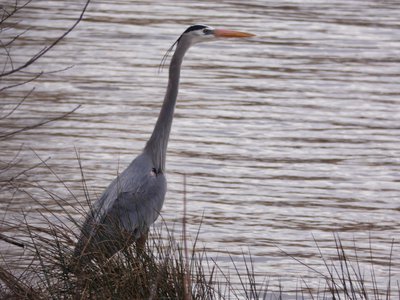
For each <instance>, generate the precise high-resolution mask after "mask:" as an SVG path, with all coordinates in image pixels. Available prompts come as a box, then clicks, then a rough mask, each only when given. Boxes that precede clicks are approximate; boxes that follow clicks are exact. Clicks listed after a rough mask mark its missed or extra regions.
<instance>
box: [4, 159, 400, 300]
mask: <svg viewBox="0 0 400 300" xmlns="http://www.w3.org/2000/svg"><path fill="white" fill-rule="evenodd" d="M78 161H79V157H78ZM42 166H44V167H46V168H47V169H48V170H49V172H50V173H49V174H51V175H52V176H55V177H56V178H57V179H58V180H59V182H60V184H61V185H62V186H64V188H65V189H67V190H68V191H69V193H70V195H72V198H73V199H72V200H73V201H71V199H69V200H66V199H64V198H62V197H61V196H58V195H57V194H56V193H54V192H51V191H50V190H48V189H46V188H44V187H43V186H41V185H39V184H35V185H33V184H29V185H28V184H26V183H25V184H24V185H18V184H15V183H13V185H14V187H15V188H16V189H18V190H19V192H22V193H24V195H25V197H27V198H29V200H30V201H35V202H36V203H37V204H38V205H40V203H43V201H41V200H43V197H47V198H49V197H50V199H51V201H53V202H54V203H57V208H58V209H56V210H55V209H54V207H52V208H48V207H46V206H43V205H42V209H41V211H42V213H41V218H40V220H35V222H32V219H30V218H28V217H23V218H22V220H19V221H16V220H14V221H3V224H2V226H1V227H2V228H3V229H7V228H8V229H10V228H13V229H12V231H13V232H15V233H16V234H17V236H18V239H15V238H12V237H7V236H5V235H2V236H0V239H2V240H3V241H5V242H7V243H10V244H12V246H10V247H15V248H19V247H21V245H23V246H24V247H25V249H24V253H23V256H13V257H7V256H4V257H3V259H2V261H1V266H0V298H1V299H185V300H187V299H282V298H285V297H284V293H283V288H282V290H280V291H279V290H278V291H274V292H273V291H271V290H269V285H268V282H267V281H265V279H262V280H261V282H258V281H259V280H260V278H259V277H257V276H256V275H255V272H254V264H253V260H252V257H251V255H250V254H248V255H243V264H244V268H239V267H237V265H236V263H235V261H234V260H233V259H232V260H231V265H232V266H233V269H234V270H235V272H234V274H226V273H225V271H224V269H223V268H222V267H220V266H219V265H218V263H217V262H215V261H214V260H213V259H212V258H210V257H208V256H207V253H206V251H205V250H204V248H201V247H198V245H197V237H196V238H195V240H194V241H188V240H187V237H186V229H185V224H186V222H185V214H184V218H183V220H182V224H183V228H182V234H181V236H179V237H175V235H174V233H173V232H171V231H169V229H168V228H167V226H166V225H165V223H164V222H163V221H161V222H158V224H161V225H159V227H157V228H153V229H152V231H151V233H150V235H149V239H148V241H147V243H146V246H145V249H144V251H137V249H135V245H127V246H126V247H124V249H122V250H121V251H120V252H119V253H117V255H114V256H113V257H111V258H109V257H107V256H106V255H102V254H101V253H100V254H99V253H97V255H93V256H92V258H91V259H89V260H87V261H86V262H85V264H82V261H81V260H80V258H79V257H76V256H74V248H75V244H76V241H77V239H78V236H79V234H80V226H81V222H80V220H82V219H83V218H84V216H85V214H86V211H87V207H88V206H89V205H90V203H91V199H90V195H89V192H88V189H87V186H86V181H85V178H84V176H83V172H82V166H81V165H79V166H80V170H81V172H82V173H81V174H82V193H81V194H82V195H83V198H82V200H80V199H78V198H79V197H77V196H75V195H74V193H73V192H72V191H70V190H69V189H68V187H67V185H66V184H65V183H64V182H63V181H62V180H61V179H60V178H59V176H58V175H57V174H56V173H55V172H54V171H53V170H52V169H51V168H50V167H49V166H48V165H47V162H46V161H42ZM21 186H25V187H28V188H27V189H22V188H21ZM32 187H34V188H35V189H38V190H40V191H41V193H35V192H33V191H32ZM39 194H40V195H41V196H37V195H39ZM183 202H184V204H185V202H186V194H185V193H184V201H183ZM71 203H74V204H71ZM79 203H82V205H77V204H79ZM54 211H58V212H57V213H55V212H54ZM76 215H79V216H80V217H78V218H77V217H76ZM35 224H39V225H35ZM199 231H200V230H199ZM121 236H123V233H121ZM116 239H120V238H118V237H116ZM188 242H189V244H191V245H192V246H191V247H190V248H188V246H187V245H188ZM334 242H335V245H336V250H337V252H336V254H335V256H333V257H332V256H327V255H324V254H323V253H322V250H321V249H320V248H319V246H318V243H317V242H316V247H317V249H318V251H319V254H320V257H321V262H322V265H324V266H325V269H324V271H322V272H321V271H320V270H316V269H313V268H312V267H310V266H308V265H307V264H306V263H303V262H301V261H300V260H299V259H298V258H296V257H295V256H291V255H290V254H289V253H286V254H287V255H288V256H291V257H292V258H293V259H294V260H295V261H297V262H298V263H300V264H303V265H304V266H305V267H306V268H309V269H311V270H312V271H313V272H315V275H316V277H318V278H320V279H321V281H322V282H324V284H323V287H322V288H321V287H320V286H319V287H314V286H309V284H307V282H306V281H302V284H301V286H300V287H299V289H298V291H297V293H296V295H294V296H293V297H294V298H296V299H375V300H377V299H394V298H393V297H399V296H400V293H399V290H400V289H399V287H398V285H399V282H398V281H393V280H392V279H391V277H392V276H391V267H390V266H391V265H392V261H391V257H392V251H393V249H392V250H391V251H390V253H388V261H387V263H388V265H389V269H388V277H387V284H386V285H385V286H378V280H377V278H376V274H375V273H374V262H373V258H372V257H373V254H372V252H373V250H372V246H371V247H370V251H371V260H370V266H369V268H367V269H368V270H370V272H366V271H365V270H366V267H365V264H364V263H361V262H360V260H359V258H358V253H357V251H356V250H354V251H355V253H352V254H351V255H350V253H349V252H348V250H346V249H348V247H347V246H346V247H344V245H343V244H342V242H341V240H340V238H339V236H338V235H335V236H334ZM353 249H357V248H356V247H354V248H353ZM228 255H229V254H228ZM15 266H19V268H16V267H15ZM21 266H24V267H23V268H21ZM282 277H284V275H282ZM380 282H381V280H380ZM391 297H392V298H391Z"/></svg>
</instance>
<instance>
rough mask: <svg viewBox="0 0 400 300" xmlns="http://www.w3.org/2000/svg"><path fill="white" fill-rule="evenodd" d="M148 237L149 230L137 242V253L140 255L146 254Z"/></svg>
mask: <svg viewBox="0 0 400 300" xmlns="http://www.w3.org/2000/svg"><path fill="white" fill-rule="evenodd" d="M148 235H149V231H148V230H147V231H146V232H143V233H142V235H141V236H140V237H139V238H138V239H137V240H136V253H137V254H138V255H140V254H142V253H143V252H144V249H145V247H146V241H147V237H148Z"/></svg>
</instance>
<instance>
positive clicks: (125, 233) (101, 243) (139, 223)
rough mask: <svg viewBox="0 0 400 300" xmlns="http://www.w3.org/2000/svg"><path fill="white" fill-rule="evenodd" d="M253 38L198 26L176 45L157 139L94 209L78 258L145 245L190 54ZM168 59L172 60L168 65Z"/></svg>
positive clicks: (163, 186)
mask: <svg viewBox="0 0 400 300" xmlns="http://www.w3.org/2000/svg"><path fill="white" fill-rule="evenodd" d="M251 36H253V34H250V33H245V32H239V31H231V30H223V29H214V28H212V27H210V26H206V25H193V26H190V27H189V28H187V29H186V30H185V31H184V32H183V34H182V35H181V36H180V37H179V38H178V39H177V41H176V42H175V43H174V44H173V45H172V47H171V48H170V49H169V50H168V52H167V54H168V53H169V52H170V51H172V49H173V47H174V46H175V45H176V50H175V53H174V55H173V56H172V59H171V62H170V67H169V80H168V87H167V92H166V94H165V98H164V102H163V105H162V108H161V111H160V114H159V116H158V119H157V123H156V125H155V127H154V130H153V133H152V135H151V137H150V139H149V141H148V142H147V144H146V146H145V148H144V150H143V152H142V153H141V154H140V155H139V156H137V157H136V158H135V159H134V160H133V161H132V162H131V164H130V165H129V166H128V167H127V168H126V169H125V170H124V171H123V172H122V173H121V174H120V175H119V176H117V178H115V179H114V180H113V181H112V182H111V184H110V185H109V186H108V188H107V189H106V190H105V191H104V193H103V194H102V196H101V197H100V198H99V199H98V200H97V201H96V202H95V203H94V205H93V207H92V209H91V210H90V212H89V214H88V216H87V218H86V221H85V222H84V224H83V227H82V232H81V236H80V239H79V241H78V243H77V246H76V249H75V255H78V256H82V255H84V253H85V252H87V251H88V250H90V251H89V252H93V251H96V252H97V251H102V252H104V251H105V252H106V253H107V257H109V256H111V255H113V254H114V253H116V252H117V251H119V250H121V248H122V247H124V246H125V245H129V244H131V243H132V242H134V241H136V242H137V244H142V245H143V244H144V242H145V240H146V239H147V234H148V229H149V227H150V225H151V224H153V223H154V222H155V220H156V219H157V218H158V216H159V214H160V211H161V208H162V206H163V203H164V197H165V193H166V191H167V181H166V178H165V156H166V151H167V144H168V138H169V134H170V130H171V124H172V119H173V116H174V108H175V103H176V98H177V96H178V88H179V77H180V71H181V64H182V60H183V57H184V55H185V53H186V51H187V50H188V49H189V47H190V46H192V45H194V44H197V43H201V42H207V41H213V40H218V39H220V38H245V37H251ZM167 54H166V55H167ZM165 59H166V56H164V58H163V61H162V63H163V62H164V61H165ZM84 250H87V251H84Z"/></svg>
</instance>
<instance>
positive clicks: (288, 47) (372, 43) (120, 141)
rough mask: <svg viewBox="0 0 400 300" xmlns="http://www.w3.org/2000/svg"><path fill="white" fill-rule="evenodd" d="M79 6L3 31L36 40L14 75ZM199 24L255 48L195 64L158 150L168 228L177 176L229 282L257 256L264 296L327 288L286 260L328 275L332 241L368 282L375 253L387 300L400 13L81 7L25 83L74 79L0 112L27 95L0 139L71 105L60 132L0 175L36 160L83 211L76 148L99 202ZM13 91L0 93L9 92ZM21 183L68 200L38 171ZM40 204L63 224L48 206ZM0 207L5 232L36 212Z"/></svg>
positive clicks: (28, 43)
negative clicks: (180, 47) (179, 49)
mask: <svg viewBox="0 0 400 300" xmlns="http://www.w3.org/2000/svg"><path fill="white" fill-rule="evenodd" d="M78 2H79V1H69V2H68V1H63V2H59V1H33V3H31V4H30V5H29V6H28V8H26V9H24V10H23V11H21V13H20V14H19V15H18V16H17V17H18V18H17V19H18V21H19V23H15V24H14V25H13V26H12V27H13V28H14V29H12V30H11V31H8V32H7V33H0V34H12V33H14V32H16V33H18V32H19V33H20V32H22V31H23V30H24V29H26V28H28V27H30V28H31V29H30V31H29V32H27V33H26V34H25V35H24V36H23V37H21V39H20V40H19V42H18V43H19V45H20V47H18V48H15V49H13V55H14V56H13V60H14V63H15V64H18V62H21V61H23V60H24V58H26V57H29V56H30V55H33V54H34V53H35V52H36V51H38V50H40V49H41V47H42V45H43V44H44V42H46V41H47V42H49V41H51V39H52V38H54V37H56V36H58V35H59V34H60V33H61V32H62V31H63V30H64V29H66V28H67V27H68V26H69V25H71V24H72V23H73V22H74V19H75V18H76V17H77V16H78V15H79V10H80V9H81V8H82V6H83V3H82V1H80V2H81V3H78ZM197 23H201V24H208V25H211V26H213V27H222V28H229V29H236V30H242V31H248V32H252V33H254V34H256V35H257V36H256V37H255V38H251V39H248V40H229V41H224V42H216V43H209V44H203V45H197V46H195V47H193V48H192V49H191V50H190V51H189V52H188V54H187V56H186V58H185V61H184V64H183V70H182V77H181V86H180V94H179V98H178V102H177V108H176V114H175V119H174V124H173V128H172V132H171V137H170V142H169V147H168V155H167V156H168V157H167V176H168V184H169V187H168V193H167V197H166V201H165V205H164V208H163V212H162V215H163V217H164V219H165V220H166V221H167V222H168V223H173V222H179V221H180V218H181V217H182V206H183V204H182V199H183V194H182V191H183V176H182V175H181V174H182V173H185V174H187V198H188V231H189V233H190V235H191V236H192V237H194V236H195V235H196V232H197V230H198V228H199V225H200V223H201V222H202V226H201V230H200V236H199V243H200V244H201V245H204V246H205V247H206V248H207V249H208V251H209V255H210V256H211V257H217V261H221V264H222V265H224V264H226V265H227V268H228V265H230V268H231V272H232V271H233V269H232V265H231V264H230V263H229V260H230V258H229V256H228V254H227V253H228V252H229V253H230V254H231V255H232V257H233V259H234V260H235V261H237V262H238V264H239V265H240V266H242V264H241V263H240V260H241V258H240V257H241V253H242V251H244V252H251V255H252V258H253V260H254V262H255V272H256V274H257V275H258V276H259V277H260V278H263V277H267V278H269V280H270V285H271V286H273V287H274V286H277V285H278V284H279V282H281V284H282V286H283V288H284V289H285V291H286V292H287V293H289V294H290V291H291V290H294V289H296V286H298V285H300V284H301V283H302V281H301V280H302V279H304V280H305V281H306V282H308V283H309V284H310V285H311V286H313V287H314V288H316V287H318V284H319V283H321V278H320V277H319V276H318V275H316V274H315V273H313V272H312V271H309V270H307V269H306V268H305V267H304V266H302V265H301V264H298V263H297V262H295V261H294V260H293V259H292V258H290V257H288V256H287V255H286V254H284V253H283V252H281V251H280V250H279V248H281V249H283V250H284V251H286V252H288V253H290V254H292V255H294V256H295V257H297V258H299V259H300V260H302V261H304V262H305V263H307V264H309V265H311V266H314V267H316V268H317V269H319V270H323V269H324V266H323V263H322V261H321V258H320V257H319V254H318V249H317V247H316V245H315V242H314V238H313V236H314V237H315V239H316V240H317V241H318V244H319V246H320V248H321V251H322V252H323V253H325V254H326V255H327V258H329V257H330V255H331V254H334V253H335V250H334V249H335V247H334V245H335V243H334V240H333V233H334V232H337V233H339V235H340V237H341V239H342V241H343V243H344V244H345V247H346V248H347V247H348V248H352V247H353V246H354V245H353V243H354V242H355V243H356V246H357V251H358V252H357V254H358V256H359V259H360V262H361V264H362V267H363V268H365V273H366V274H369V272H370V266H371V265H370V263H369V257H370V251H369V248H370V245H371V246H372V250H373V256H374V261H375V264H374V269H375V275H376V277H377V281H378V282H379V284H380V286H381V287H382V288H385V287H386V284H387V279H388V277H389V275H388V262H389V254H390V249H391V246H392V241H393V239H394V246H393V247H394V248H393V249H394V250H393V257H392V270H391V275H392V280H393V282H392V283H393V285H394V286H395V282H396V280H399V278H400V251H399V244H398V242H399V239H400V139H399V137H400V121H399V120H400V84H399V80H400V64H399V63H400V5H399V3H398V2H397V1H350V0H343V1H340V0H334V1H322V0H314V1H295V0H292V1H261V0H258V1H246V2H244V1H219V2H215V1H179V2H175V1H124V0H118V1H104V0H103V1H101V0H99V1H96V2H94V3H91V4H90V5H89V8H88V11H87V14H86V15H85V19H84V21H82V22H81V23H80V24H79V25H78V27H77V28H76V29H75V30H74V31H73V32H72V33H71V34H70V35H68V37H67V38H66V39H65V40H64V41H63V42H62V43H61V44H60V45H58V46H57V47H56V48H55V49H53V50H52V51H50V52H49V53H48V54H47V55H46V56H45V57H44V58H43V59H41V60H40V61H39V62H38V63H37V64H35V65H34V66H33V67H31V68H29V69H28V71H30V72H34V71H45V72H52V71H60V70H63V69H65V68H67V69H66V70H64V71H60V72H55V73H49V74H44V75H43V76H41V77H40V78H39V79H38V80H36V81H34V82H32V83H29V84H26V85H23V86H21V87H17V88H15V89H13V90H12V91H7V92H6V93H3V95H2V98H3V99H6V102H5V103H3V104H6V105H3V104H2V107H3V110H4V111H7V109H10V108H11V107H12V104H13V103H14V104H15V103H17V102H18V101H19V99H21V96H22V95H24V94H25V93H26V92H27V91H28V90H30V89H31V88H33V87H34V88H35V91H34V92H33V93H32V94H31V96H30V97H29V98H28V99H27V100H26V101H25V102H24V103H23V104H22V105H21V107H20V109H18V111H17V112H16V113H15V114H13V115H12V118H10V119H9V120H8V121H7V122H3V123H2V127H3V130H5V131H7V130H13V129H15V128H18V127H20V126H23V125H29V124H33V123H35V122H37V121H38V120H41V119H44V118H46V117H48V116H55V115H58V114H60V113H62V112H67V111H69V110H72V109H73V108H75V107H76V106H77V105H81V107H80V108H79V109H78V110H77V111H76V112H75V113H74V114H73V115H71V116H70V117H68V118H67V119H65V120H61V121H57V122H53V123H50V124H48V125H45V126H43V127H40V128H37V129H35V130H32V131H27V132H24V133H21V134H19V135H16V136H15V137H13V138H12V139H8V140H4V141H2V142H1V150H0V151H1V152H2V157H1V160H2V161H3V162H7V161H9V160H10V159H11V158H12V157H14V156H15V155H16V153H17V152H18V151H19V150H20V149H21V152H20V154H19V168H20V169H23V168H24V167H26V166H31V165H34V164H37V163H39V162H40V160H39V159H38V157H37V156H36V154H37V155H38V156H40V157H41V158H42V159H47V158H49V157H50V159H49V160H48V161H47V163H48V164H49V165H50V166H51V167H52V169H53V170H54V171H55V172H56V173H57V174H58V175H59V176H60V178H61V179H62V180H63V181H65V183H66V185H67V186H68V187H69V189H71V190H72V191H74V192H75V193H76V194H78V195H81V194H82V191H81V183H80V171H79V166H78V162H77V158H76V154H75V148H76V149H77V151H78V152H79V154H80V157H81V160H82V164H83V168H84V172H85V177H86V180H87V185H88V187H89V190H90V192H91V193H92V195H96V194H97V195H98V194H100V193H101V192H102V191H103V189H104V188H105V187H106V186H107V185H108V183H109V182H110V181H111V180H112V179H113V178H114V177H115V176H116V174H117V172H118V171H121V170H122V169H123V168H124V166H126V165H127V164H129V162H130V161H131V160H132V159H133V158H134V157H135V156H136V155H137V154H138V153H139V152H140V150H141V149H142V148H143V146H144V144H145V142H146V140H147V139H148V137H149V135H150V133H151V131H152V129H153V126H154V123H155V121H156V118H157V115H158V111H159V108H160V105H161V102H162V99H163V95H164V92H165V87H166V83H167V75H168V72H167V70H166V69H164V71H163V72H160V73H159V72H158V67H159V63H160V61H161V58H162V57H163V55H164V53H165V51H166V50H167V49H168V48H169V47H170V45H171V44H172V43H173V42H174V41H175V40H176V38H177V37H178V36H179V35H180V34H181V33H182V32H183V31H184V30H185V29H186V27H187V26H189V25H191V24H197ZM4 57H5V56H4V55H3V56H1V58H0V59H4ZM1 65H3V63H1ZM71 66H72V68H70V67H71ZM9 80H10V81H6V82H4V81H3V82H0V84H10V82H14V81H15V82H16V80H18V78H11V79H9ZM3 99H2V100H1V101H5V100H3ZM7 104H8V105H7ZM21 145H22V146H21ZM33 150H34V151H35V153H36V154H35V153H34V152H33ZM2 176H3V177H4V176H5V175H4V174H3V175H2ZM27 176H29V178H30V179H32V180H35V181H37V182H40V183H41V184H42V185H44V186H51V187H52V189H53V190H54V191H55V192H57V193H60V194H64V195H66V196H68V195H69V194H68V192H67V191H66V189H65V187H63V185H61V184H60V183H59V182H58V180H57V178H55V177H54V176H51V174H49V172H48V171H46V168H44V167H39V168H36V169H34V170H32V171H31V172H28V173H27ZM3 192H4V193H7V191H3ZM42 204H43V205H44V206H46V207H47V208H50V209H51V208H52V207H54V210H56V209H57V205H55V204H54V203H52V202H51V201H48V202H46V203H42ZM0 205H1V206H0V209H2V211H3V212H4V213H5V212H7V216H6V218H8V216H9V215H13V214H16V213H18V212H20V211H21V210H22V209H23V210H25V211H27V210H31V214H35V213H36V212H37V211H38V210H40V207H39V206H38V204H37V203H35V202H34V201H30V200H29V199H26V197H25V198H21V197H15V199H14V200H13V201H11V202H6V203H1V204H0ZM202 216H203V217H202ZM9 234H10V235H12V232H11V233H9ZM277 246H278V247H279V248H277ZM349 251H350V252H349V253H353V252H352V250H351V249H350V250H349ZM261 281H262V280H261ZM321 285H322V283H321Z"/></svg>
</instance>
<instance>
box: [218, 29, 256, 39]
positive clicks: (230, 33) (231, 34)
mask: <svg viewBox="0 0 400 300" xmlns="http://www.w3.org/2000/svg"><path fill="white" fill-rule="evenodd" d="M214 35H215V36H216V37H221V38H247V37H252V36H255V34H252V33H248V32H241V31H234V30H225V29H214Z"/></svg>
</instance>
